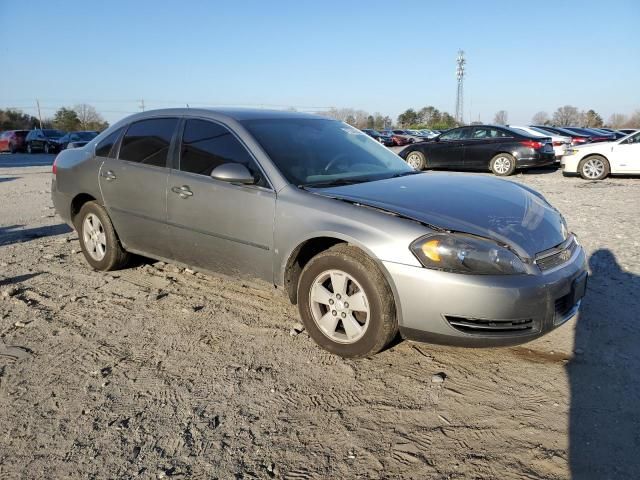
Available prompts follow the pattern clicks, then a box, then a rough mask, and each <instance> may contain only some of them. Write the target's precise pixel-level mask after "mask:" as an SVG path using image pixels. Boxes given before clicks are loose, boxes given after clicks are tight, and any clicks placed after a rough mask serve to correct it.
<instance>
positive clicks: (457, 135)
mask: <svg viewBox="0 0 640 480" xmlns="http://www.w3.org/2000/svg"><path fill="white" fill-rule="evenodd" d="M468 130H469V129H468V128H457V129H455V130H451V131H450V132H446V133H443V134H442V135H441V136H440V140H460V139H461V138H465V137H464V135H463V133H465V131H468Z"/></svg>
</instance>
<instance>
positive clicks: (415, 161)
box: [407, 150, 427, 170]
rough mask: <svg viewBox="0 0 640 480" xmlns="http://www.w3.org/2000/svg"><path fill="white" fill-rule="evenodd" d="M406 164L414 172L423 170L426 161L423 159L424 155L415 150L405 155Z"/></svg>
mask: <svg viewBox="0 0 640 480" xmlns="http://www.w3.org/2000/svg"><path fill="white" fill-rule="evenodd" d="M407 163H408V164H409V165H410V166H412V167H413V168H415V169H416V170H424V168H425V167H426V166H427V159H426V158H425V156H424V153H422V152H418V151H417V150H416V151H413V152H411V153H409V154H408V155H407Z"/></svg>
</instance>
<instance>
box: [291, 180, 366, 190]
mask: <svg viewBox="0 0 640 480" xmlns="http://www.w3.org/2000/svg"><path fill="white" fill-rule="evenodd" d="M370 181H371V179H370V178H336V179H334V180H327V181H324V182H312V183H301V184H300V185H298V188H307V187H311V188H316V187H318V188H323V187H341V186H343V185H354V184H356V183H363V182H370Z"/></svg>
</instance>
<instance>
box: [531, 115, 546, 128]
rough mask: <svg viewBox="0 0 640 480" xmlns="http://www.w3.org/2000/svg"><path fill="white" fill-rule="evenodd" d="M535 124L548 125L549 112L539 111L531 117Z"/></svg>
mask: <svg viewBox="0 0 640 480" xmlns="http://www.w3.org/2000/svg"><path fill="white" fill-rule="evenodd" d="M531 123H533V124H534V125H546V124H547V123H549V114H548V113H547V112H538V113H536V114H535V115H534V116H533V118H532V119H531Z"/></svg>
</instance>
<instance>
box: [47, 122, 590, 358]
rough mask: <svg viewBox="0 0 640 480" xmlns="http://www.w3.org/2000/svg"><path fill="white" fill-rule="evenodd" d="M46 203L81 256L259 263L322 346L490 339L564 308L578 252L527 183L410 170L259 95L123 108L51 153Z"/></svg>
mask: <svg viewBox="0 0 640 480" xmlns="http://www.w3.org/2000/svg"><path fill="white" fill-rule="evenodd" d="M53 171H54V175H53V185H52V196H53V202H54V204H55V207H56V210H57V212H58V214H59V215H60V216H61V217H62V218H63V219H64V220H65V221H66V222H67V223H68V224H69V225H71V226H73V227H74V228H75V229H76V230H77V231H78V234H79V238H80V243H81V246H82V250H83V252H84V255H85V258H86V260H87V262H88V263H89V264H90V265H91V267H93V268H94V269H97V270H104V271H106V270H113V269H118V268H122V267H124V266H125V265H126V264H127V261H128V260H129V257H130V256H131V254H141V255H144V256H146V257H152V258H156V259H160V260H164V261H172V262H175V263H179V264H182V265H187V266H191V267H194V268H196V269H200V270H205V271H215V272H223V273H226V274H232V275H236V276H250V277H259V278H261V279H264V280H266V281H268V282H270V283H272V284H273V285H275V286H276V287H277V288H281V289H282V290H283V291H284V292H285V293H286V295H287V296H288V297H289V299H290V300H291V302H293V303H294V304H297V305H298V309H299V312H300V316H301V318H302V321H303V323H304V325H305V327H306V329H307V331H308V333H309V335H310V336H311V337H312V338H313V339H314V340H315V341H316V342H317V343H318V344H319V345H320V346H322V347H323V348H325V349H327V350H328V351H330V352H333V353H335V354H338V355H341V356H345V357H362V356H367V355H371V354H374V353H376V352H378V351H380V350H381V349H382V348H384V346H385V345H387V344H388V343H389V342H390V341H391V340H392V339H393V338H394V337H395V336H396V335H397V334H398V332H399V333H400V334H401V335H402V337H404V338H408V339H414V340H422V341H429V342H437V343H445V344H456V345H467V346H494V345H512V344H516V343H522V342H526V341H529V340H532V339H534V338H537V337H539V336H541V335H543V334H545V333H547V332H549V331H550V330H552V329H553V328H555V327H557V326H558V325H560V324H562V323H564V322H565V321H567V320H568V319H570V318H571V317H573V316H574V315H575V314H576V313H577V311H578V308H579V306H580V300H581V298H582V297H583V295H584V292H585V288H586V280H587V273H586V268H585V254H584V252H583V249H582V247H581V246H580V244H579V243H578V240H577V239H576V237H575V236H574V235H573V234H571V233H570V232H569V231H568V230H567V226H566V223H565V221H564V219H563V217H562V216H561V215H560V213H559V212H558V211H557V210H556V209H555V208H553V207H552V206H551V205H550V204H549V203H547V201H546V200H545V199H544V198H543V197H542V196H541V195H540V194H539V193H537V192H535V191H534V190H532V189H530V188H528V187H526V186H523V185H519V184H517V183H513V182H508V181H504V180H500V179H496V178H492V177H488V176H474V175H468V174H457V173H435V172H417V171H414V170H413V169H411V168H410V167H409V166H408V165H407V164H406V163H405V162H404V161H403V160H402V159H401V158H400V157H398V156H397V155H395V154H394V153H392V152H391V151H389V150H388V149H386V148H385V147H383V146H382V145H380V144H379V143H378V142H376V141H375V140H373V139H371V138H370V137H369V136H367V135H365V134H364V133H362V132H360V131H359V130H357V129H355V128H352V127H350V126H349V125H347V124H345V123H341V122H338V121H335V120H330V119H326V118H322V117H318V116H314V115H307V114H301V113H295V112H273V111H266V110H208V109H168V110H157V111H148V112H144V113H140V114H136V115H133V116H131V117H128V118H126V119H124V120H122V121H120V122H118V123H117V124H115V125H113V126H112V127H110V128H109V129H108V130H106V131H105V132H103V133H101V134H100V135H99V136H98V137H96V138H95V139H93V140H91V141H90V142H89V143H88V144H87V145H86V146H85V147H82V148H79V149H73V150H65V151H63V152H62V153H61V154H60V155H58V157H57V158H56V161H55V163H54V168H53Z"/></svg>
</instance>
